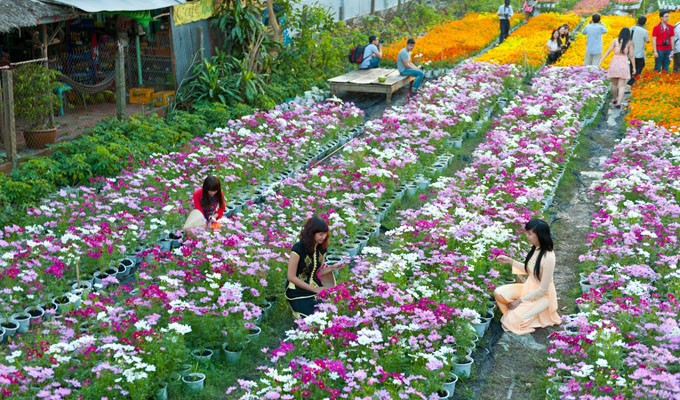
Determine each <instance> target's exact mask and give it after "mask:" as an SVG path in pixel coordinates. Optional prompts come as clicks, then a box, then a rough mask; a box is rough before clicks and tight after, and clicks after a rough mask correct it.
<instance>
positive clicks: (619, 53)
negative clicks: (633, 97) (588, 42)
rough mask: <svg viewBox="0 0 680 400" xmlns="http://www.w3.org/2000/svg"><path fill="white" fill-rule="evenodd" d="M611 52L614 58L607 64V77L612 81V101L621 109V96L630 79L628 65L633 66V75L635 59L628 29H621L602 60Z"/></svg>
mask: <svg viewBox="0 0 680 400" xmlns="http://www.w3.org/2000/svg"><path fill="white" fill-rule="evenodd" d="M611 52H613V53H614V57H612V61H611V62H610V63H609V70H608V71H607V77H608V78H609V79H611V80H612V100H613V102H614V106H615V107H616V108H621V102H623V95H624V93H625V90H626V82H628V80H629V79H630V74H631V71H630V67H629V62H630V64H633V71H632V73H633V74H635V59H634V58H633V53H634V48H633V43H631V42H630V29H628V28H623V29H621V32H620V33H619V37H618V38H617V39H614V40H612V43H611V45H610V46H609V48H608V49H607V52H606V53H604V56H603V57H602V59H605V58H607V56H608V55H609V53H611Z"/></svg>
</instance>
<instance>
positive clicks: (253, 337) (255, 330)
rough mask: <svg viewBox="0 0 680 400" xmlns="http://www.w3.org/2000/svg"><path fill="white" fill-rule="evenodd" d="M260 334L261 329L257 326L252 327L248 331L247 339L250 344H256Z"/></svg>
mask: <svg viewBox="0 0 680 400" xmlns="http://www.w3.org/2000/svg"><path fill="white" fill-rule="evenodd" d="M260 333H262V328H260V327H259V326H255V327H252V328H250V329H249V330H248V338H249V339H250V341H251V342H256V341H257V340H258V339H259V338H260Z"/></svg>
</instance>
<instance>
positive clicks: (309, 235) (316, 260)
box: [286, 216, 341, 316]
mask: <svg viewBox="0 0 680 400" xmlns="http://www.w3.org/2000/svg"><path fill="white" fill-rule="evenodd" d="M329 237H330V234H329V232H328V224H326V222H325V221H324V220H322V219H321V218H319V217H316V216H314V217H312V218H310V219H308V220H307V221H306V222H305V224H304V226H303V227H302V232H301V233H300V241H299V242H297V243H295V245H293V248H292V249H291V252H290V259H289V260H288V274H287V278H288V282H287V283H286V299H288V302H289V303H290V306H291V308H292V309H293V311H295V312H298V313H300V314H302V315H303V316H307V315H310V314H312V313H314V311H315V310H314V309H315V307H316V305H317V304H318V300H317V295H318V294H319V292H321V290H322V289H323V287H324V284H323V283H324V282H325V283H326V286H331V285H332V283H333V282H334V279H328V278H333V274H332V273H331V272H332V271H334V270H337V269H339V268H340V267H341V266H340V265H339V264H338V265H335V266H327V265H326V264H324V257H325V255H326V250H327V249H328V242H329ZM329 273H331V274H330V276H329V275H328V274H329Z"/></svg>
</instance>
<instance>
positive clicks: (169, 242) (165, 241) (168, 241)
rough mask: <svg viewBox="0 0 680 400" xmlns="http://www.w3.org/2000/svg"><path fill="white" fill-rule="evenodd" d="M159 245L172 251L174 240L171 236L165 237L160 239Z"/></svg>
mask: <svg viewBox="0 0 680 400" xmlns="http://www.w3.org/2000/svg"><path fill="white" fill-rule="evenodd" d="M158 246H160V248H161V250H163V251H170V249H171V248H172V240H171V239H170V238H163V239H161V240H159V241H158Z"/></svg>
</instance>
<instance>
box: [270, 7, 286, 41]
mask: <svg viewBox="0 0 680 400" xmlns="http://www.w3.org/2000/svg"><path fill="white" fill-rule="evenodd" d="M267 10H268V11H267V12H268V14H269V27H270V28H271V29H272V34H273V37H274V40H276V41H277V42H283V37H282V36H281V26H280V25H279V21H278V18H277V16H276V13H275V12H274V0H267Z"/></svg>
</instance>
